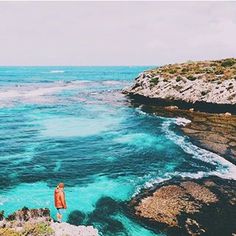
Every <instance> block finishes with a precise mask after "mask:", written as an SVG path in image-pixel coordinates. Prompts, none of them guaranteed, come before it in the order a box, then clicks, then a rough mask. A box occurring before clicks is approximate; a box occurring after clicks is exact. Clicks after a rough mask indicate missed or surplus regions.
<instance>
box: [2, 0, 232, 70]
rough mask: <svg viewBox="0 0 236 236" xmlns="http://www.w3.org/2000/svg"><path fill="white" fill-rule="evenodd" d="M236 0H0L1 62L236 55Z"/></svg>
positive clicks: (156, 61) (130, 61)
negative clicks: (107, 0)
mask: <svg viewBox="0 0 236 236" xmlns="http://www.w3.org/2000/svg"><path fill="white" fill-rule="evenodd" d="M235 14H236V2H0V65H1V66H5V65H26V66H33V65H49V66H50V65H75V66H85V65H88V66H93V65H107V66H109V65H163V64H169V63H176V62H184V61H187V60H206V59H221V58H226V57H236V15H235Z"/></svg>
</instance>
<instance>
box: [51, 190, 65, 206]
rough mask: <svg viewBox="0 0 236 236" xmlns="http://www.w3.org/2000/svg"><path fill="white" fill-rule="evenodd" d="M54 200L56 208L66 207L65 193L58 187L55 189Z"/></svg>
mask: <svg viewBox="0 0 236 236" xmlns="http://www.w3.org/2000/svg"><path fill="white" fill-rule="evenodd" d="M54 202H55V207H56V208H64V209H66V199H65V193H64V191H63V190H62V189H60V188H56V189H55V191H54Z"/></svg>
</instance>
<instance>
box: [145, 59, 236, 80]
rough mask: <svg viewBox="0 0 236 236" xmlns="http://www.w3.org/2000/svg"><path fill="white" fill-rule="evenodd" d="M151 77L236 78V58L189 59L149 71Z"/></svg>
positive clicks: (179, 78) (191, 78)
mask: <svg viewBox="0 0 236 236" xmlns="http://www.w3.org/2000/svg"><path fill="white" fill-rule="evenodd" d="M148 73H149V74H150V75H151V77H155V76H157V75H160V76H161V77H163V78H165V79H171V78H174V77H177V78H178V80H181V78H187V79H189V80H195V79H197V78H204V79H207V80H209V81H211V80H215V79H217V78H220V79H221V80H227V79H232V78H235V79H236V59H235V58H227V59H223V60H214V61H199V62H198V61H197V62H194V61H188V62H186V63H181V64H169V65H165V66H161V67H159V68H156V69H153V70H150V71H148Z"/></svg>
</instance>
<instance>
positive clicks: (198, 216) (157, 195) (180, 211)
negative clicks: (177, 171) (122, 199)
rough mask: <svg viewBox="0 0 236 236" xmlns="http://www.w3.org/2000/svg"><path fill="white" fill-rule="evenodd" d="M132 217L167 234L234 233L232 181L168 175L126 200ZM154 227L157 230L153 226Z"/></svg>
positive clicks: (234, 191) (235, 215)
mask: <svg viewBox="0 0 236 236" xmlns="http://www.w3.org/2000/svg"><path fill="white" fill-rule="evenodd" d="M129 206H130V207H131V208H132V209H133V214H134V217H136V219H137V220H140V221H141V222H142V224H144V225H146V226H148V227H150V228H151V229H153V230H154V231H156V232H157V233H160V232H164V233H166V234H167V235H234V234H235V233H236V225H235V222H234V220H235V219H236V181H234V180H226V179H221V178H219V177H216V176H211V177H207V178H202V179H197V180H196V179H172V180H169V181H166V182H163V183H161V184H158V185H156V186H154V187H152V188H151V189H143V190H142V191H141V192H140V194H138V195H136V196H135V197H134V198H133V199H132V200H131V201H130V202H129ZM157 229H158V230H157Z"/></svg>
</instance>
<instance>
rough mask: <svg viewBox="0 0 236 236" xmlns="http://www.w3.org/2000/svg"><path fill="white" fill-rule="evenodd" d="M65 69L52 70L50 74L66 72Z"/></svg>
mask: <svg viewBox="0 0 236 236" xmlns="http://www.w3.org/2000/svg"><path fill="white" fill-rule="evenodd" d="M64 72H65V71H64V70H51V71H49V73H50V74H60V73H64Z"/></svg>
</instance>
